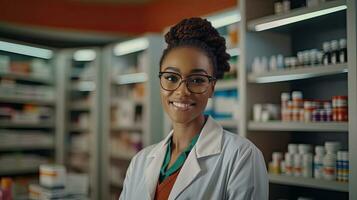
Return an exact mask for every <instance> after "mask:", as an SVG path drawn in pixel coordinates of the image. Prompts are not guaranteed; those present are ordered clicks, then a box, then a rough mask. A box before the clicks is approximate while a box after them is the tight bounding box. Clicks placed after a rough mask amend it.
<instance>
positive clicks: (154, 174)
mask: <svg viewBox="0 0 357 200" xmlns="http://www.w3.org/2000/svg"><path fill="white" fill-rule="evenodd" d="M165 40H166V42H167V44H168V47H167V48H166V49H165V50H164V52H163V55H162V58H161V61H160V72H159V78H160V85H161V89H160V94H161V101H162V105H163V107H164V110H165V111H166V113H167V114H168V116H169V117H170V119H171V122H172V126H173V130H172V131H171V133H170V134H169V135H168V136H167V137H166V138H165V139H164V140H163V141H161V142H160V143H158V144H156V145H153V146H150V147H147V148H145V149H144V150H142V151H141V152H139V153H138V154H137V155H136V156H135V157H134V158H133V160H132V161H131V164H130V166H129V169H128V171H127V175H126V178H125V182H124V188H123V191H122V194H121V196H120V199H156V200H161V199H239V200H243V199H249V200H250V199H259V200H264V199H268V179H267V172H266V167H265V164H264V160H263V157H262V154H261V152H260V151H259V149H257V147H256V146H255V145H254V144H252V143H251V142H250V141H248V140H247V139H245V138H242V137H240V136H238V135H236V134H233V133H230V132H228V131H226V130H223V128H222V127H221V126H220V125H219V124H218V123H217V122H216V121H215V120H214V119H212V118H211V117H209V116H205V115H204V114H203V112H204V109H205V107H206V105H207V101H208V99H209V98H211V97H212V95H213V92H214V87H215V84H216V80H217V79H220V78H222V76H223V74H224V72H226V71H229V64H228V59H229V55H228V54H227V53H226V46H225V40H224V38H222V37H221V36H219V34H218V32H217V30H216V29H214V28H213V27H212V25H211V23H210V22H208V21H207V20H205V19H201V18H190V19H185V20H182V21H181V22H180V23H178V24H177V25H175V26H174V27H172V28H171V29H170V31H169V32H168V33H167V34H166V36H165Z"/></svg>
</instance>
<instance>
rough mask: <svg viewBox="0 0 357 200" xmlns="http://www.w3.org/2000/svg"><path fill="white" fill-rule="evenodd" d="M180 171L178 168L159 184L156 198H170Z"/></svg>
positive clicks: (157, 199) (160, 199) (159, 199)
mask: <svg viewBox="0 0 357 200" xmlns="http://www.w3.org/2000/svg"><path fill="white" fill-rule="evenodd" d="M179 173H180V169H179V170H177V171H176V172H175V173H173V174H171V175H170V176H169V177H167V178H166V179H165V180H163V181H162V182H161V183H158V184H157V187H156V192H155V199H154V200H167V199H168V198H169V196H170V192H171V190H172V187H173V186H174V184H175V181H176V178H177V176H178V175H179Z"/></svg>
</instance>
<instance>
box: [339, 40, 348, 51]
mask: <svg viewBox="0 0 357 200" xmlns="http://www.w3.org/2000/svg"><path fill="white" fill-rule="evenodd" d="M339 43H340V48H341V49H343V48H346V46H347V41H346V39H345V38H341V39H340V41H339Z"/></svg>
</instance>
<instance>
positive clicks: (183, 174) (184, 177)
mask: <svg viewBox="0 0 357 200" xmlns="http://www.w3.org/2000/svg"><path fill="white" fill-rule="evenodd" d="M222 132H223V128H222V127H221V126H220V125H219V124H218V123H217V122H215V121H214V120H213V119H212V118H211V117H209V118H208V119H207V121H206V124H205V125H204V126H203V128H202V131H201V133H200V136H199V138H198V140H197V143H196V145H195V146H194V147H193V149H192V150H191V152H190V154H189V155H188V157H187V159H186V161H185V163H184V165H183V166H182V168H181V171H180V173H179V175H178V177H177V179H176V182H175V185H174V187H173V188H172V191H171V193H170V196H169V199H170V200H174V199H176V198H177V197H178V196H179V195H180V194H181V193H182V192H183V191H184V190H185V189H186V188H187V187H188V186H189V185H190V184H191V183H192V182H193V181H194V180H195V178H196V177H197V175H198V174H199V173H200V171H201V167H200V164H199V158H202V157H206V156H212V155H216V154H219V153H220V152H221V148H222V147H221V142H222V136H223V134H222Z"/></svg>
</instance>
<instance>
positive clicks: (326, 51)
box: [322, 42, 331, 65]
mask: <svg viewBox="0 0 357 200" xmlns="http://www.w3.org/2000/svg"><path fill="white" fill-rule="evenodd" d="M322 50H323V56H322V64H323V65H329V64H330V63H331V47H330V43H329V42H324V43H323V44H322Z"/></svg>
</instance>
